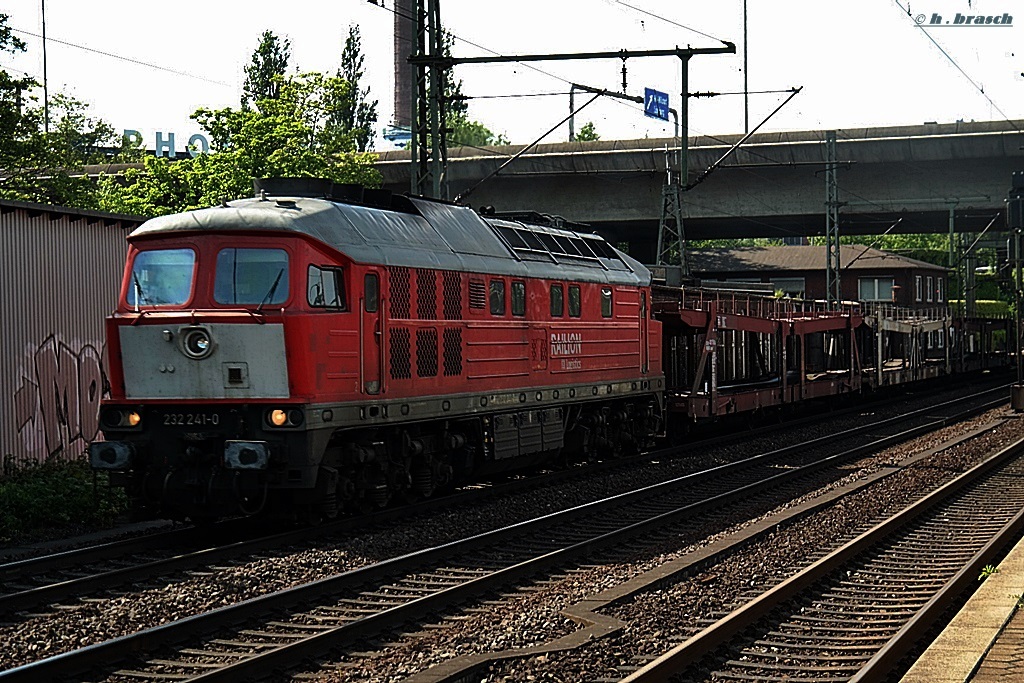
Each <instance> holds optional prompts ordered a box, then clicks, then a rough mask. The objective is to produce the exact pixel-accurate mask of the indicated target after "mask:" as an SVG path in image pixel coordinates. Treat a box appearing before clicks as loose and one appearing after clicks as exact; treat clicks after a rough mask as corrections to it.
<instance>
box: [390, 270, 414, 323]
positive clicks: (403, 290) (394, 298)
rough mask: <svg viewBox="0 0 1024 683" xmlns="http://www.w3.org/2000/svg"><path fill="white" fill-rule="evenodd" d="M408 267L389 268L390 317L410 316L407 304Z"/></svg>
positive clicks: (407, 317)
mask: <svg viewBox="0 0 1024 683" xmlns="http://www.w3.org/2000/svg"><path fill="white" fill-rule="evenodd" d="M409 298H410V297H409V269H408V268H392V269H391V317H392V318H402V319H405V320H408V319H409V318H411V317H412V315H411V313H410V306H409Z"/></svg>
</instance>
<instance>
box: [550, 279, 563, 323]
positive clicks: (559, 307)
mask: <svg viewBox="0 0 1024 683" xmlns="http://www.w3.org/2000/svg"><path fill="white" fill-rule="evenodd" d="M564 297H565V295H564V293H563V291H562V285H551V317H552V318H561V317H562V314H563V312H564V310H565V298H564Z"/></svg>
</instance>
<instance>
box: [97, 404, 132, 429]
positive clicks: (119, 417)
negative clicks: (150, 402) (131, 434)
mask: <svg viewBox="0 0 1024 683" xmlns="http://www.w3.org/2000/svg"><path fill="white" fill-rule="evenodd" d="M100 424H101V425H102V426H103V427H104V428H106V429H132V428H134V427H138V426H139V425H140V424H142V413H140V412H139V411H138V410H137V409H135V408H121V407H118V406H104V407H103V409H102V410H101V411H100Z"/></svg>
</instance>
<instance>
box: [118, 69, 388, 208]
mask: <svg viewBox="0 0 1024 683" xmlns="http://www.w3.org/2000/svg"><path fill="white" fill-rule="evenodd" d="M349 91H350V85H349V83H348V82H347V81H345V80H344V79H342V78H338V77H325V76H324V75H323V74H319V73H310V74H303V75H300V76H294V77H292V78H288V79H283V80H282V81H281V88H280V91H279V93H278V95H277V97H276V98H275V97H270V98H265V99H262V100H259V101H257V102H255V103H254V104H255V105H256V109H255V110H252V109H250V110H236V109H231V108H227V109H219V110H212V109H199V110H197V111H196V112H195V113H194V114H193V115H192V118H193V119H195V120H196V121H198V122H199V124H200V125H201V126H202V127H203V129H204V130H206V131H207V133H208V134H209V137H210V144H211V151H210V153H208V154H200V155H198V156H196V157H195V158H192V159H183V160H180V161H171V160H169V159H167V158H165V157H152V156H149V157H146V159H145V167H144V168H143V169H129V170H127V171H125V172H124V174H123V175H122V176H120V177H112V176H107V177H103V178H101V179H100V181H99V194H100V197H101V206H102V208H103V209H104V210H107V211H115V212H124V213H130V214H136V215H144V216H157V215H163V214H167V213H174V212H177V211H186V210H189V209H197V208H205V207H208V206H212V205H214V204H216V203H217V202H219V201H221V200H223V199H236V198H239V197H246V196H251V194H252V180H253V178H265V177H274V176H292V177H312V178H329V179H331V180H333V181H335V182H339V183H358V184H361V185H364V186H367V187H377V186H379V185H380V182H381V178H380V174H379V173H378V172H377V170H376V169H375V168H374V167H373V161H374V155H373V154H370V153H365V152H356V151H355V143H354V138H353V136H352V134H351V133H349V132H346V131H341V130H340V129H339V128H338V127H337V126H334V125H331V123H330V121H331V115H332V112H333V111H335V110H336V108H337V103H338V102H339V101H341V100H342V99H344V98H346V97H348V96H349Z"/></svg>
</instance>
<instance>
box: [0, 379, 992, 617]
mask: <svg viewBox="0 0 1024 683" xmlns="http://www.w3.org/2000/svg"><path fill="white" fill-rule="evenodd" d="M1003 389H1004V387H1002V386H999V387H995V388H993V389H988V390H985V391H981V392H978V393H977V394H974V396H983V395H985V394H987V393H997V392H999V391H1002V390H1003ZM958 400H959V399H954V401H952V402H948V401H947V402H943V403H939V404H936V405H933V406H930V407H927V408H923V409H920V410H918V411H913V412H911V413H907V414H906V416H905V417H907V416H911V415H923V414H924V413H928V412H932V411H935V410H938V409H941V408H943V407H944V406H949V405H952V404H955V403H956V401H958ZM860 409H861V407H860V406H857V407H854V408H851V409H849V410H851V411H852V410H860ZM834 414H836V413H833V415H834ZM818 419H820V418H819V417H817V416H813V417H805V418H800V419H798V420H794V421H789V422H787V423H786V424H784V425H771V426H768V427H763V428H759V429H755V430H750V431H748V432H743V433H734V434H733V435H732V436H731V437H729V438H728V440H735V441H739V440H742V439H745V438H748V437H750V436H754V435H757V434H759V433H773V432H776V431H779V430H780V429H785V428H789V427H792V426H794V425H798V424H801V423H810V422H812V421H814V420H818ZM690 447H692V445H689V444H688V445H687V446H682V447H670V448H664V449H659V450H656V451H652V452H648V453H645V454H642V455H639V456H635V457H631V458H624V459H619V460H608V461H603V462H600V463H596V464H594V465H591V466H588V467H587V468H585V469H584V470H575V471H573V470H570V471H562V472H554V473H548V474H545V475H541V476H539V477H533V478H532V479H530V480H518V481H511V482H504V483H501V484H498V485H496V486H493V487H490V488H488V489H486V490H479V489H477V490H467V491H462V492H459V493H456V494H451V495H448V496H443V497H438V498H432V499H430V500H427V501H422V502H420V503H417V504H416V505H412V506H404V507H399V508H393V509H388V510H381V511H378V512H375V513H370V514H367V515H361V516H357V517H350V518H345V519H342V520H338V521H335V522H331V523H328V524H326V525H323V526H321V527H318V528H305V529H292V530H288V531H284V532H280V533H276V534H271V535H268V536H259V537H256V538H250V539H246V540H242V541H236V542H233V543H229V544H225V545H218V546H216V547H212V548H203V549H201V550H196V551H192V552H185V553H177V554H175V555H173V556H171V557H166V558H162V559H156V560H152V561H149V562H144V563H141V564H137V565H134V566H129V567H119V568H117V569H113V570H106V571H102V572H97V573H96V574H91V575H89V576H78V577H75V578H72V579H67V580H62V581H58V582H55V583H51V584H48V585H42V586H37V587H33V588H30V589H26V590H23V591H18V592H14V593H8V594H3V595H0V615H3V614H11V613H14V612H16V611H18V610H24V609H28V608H30V607H33V606H35V605H42V604H49V603H54V602H58V601H60V600H65V599H68V598H73V597H79V596H83V595H87V594H89V593H95V592H97V591H101V590H103V589H104V588H107V587H109V586H123V585H124V584H125V582H129V581H140V580H146V579H149V578H152V577H155V576H160V575H163V574H167V573H170V572H174V571H180V570H183V569H190V568H193V567H196V566H202V565H203V564H204V563H205V564H209V563H212V562H218V561H222V560H225V559H230V558H232V557H237V556H238V555H239V554H242V553H254V552H259V551H262V550H267V549H270V548H274V547H281V546H284V545H289V544H294V543H302V542H306V541H309V540H312V539H316V538H324V537H329V536H331V535H341V534H344V533H351V532H353V531H355V530H363V529H366V528H371V527H372V526H374V525H380V524H384V523H386V522H391V521H396V520H400V519H405V518H409V517H414V516H416V515H421V514H427V513H430V512H433V511H436V510H440V509H443V508H448V507H451V506H454V505H469V504H473V503H476V502H479V501H480V500H481V499H482V498H487V497H492V496H496V495H504V494H508V493H512V492H516V491H519V490H523V489H526V488H534V487H542V486H548V485H554V484H557V483H560V482H562V481H566V480H571V479H573V478H577V477H579V476H584V475H590V474H595V473H599V472H601V471H606V470H615V469H619V468H622V467H629V466H630V465H631V464H635V463H638V462H647V461H650V460H651V459H656V458H662V457H675V456H678V455H679V454H680V452H681V451H685V450H686V449H688V448H690ZM245 521H246V520H232V521H231V524H232V525H233V526H237V527H242V526H243V523H244V522H245ZM208 532H209V531H207V532H206V533H208ZM230 533H231V532H230V531H229V532H227V533H225V534H224V535H230ZM198 535H199V534H198V533H197V530H196V529H192V528H186V529H175V530H173V531H170V532H165V533H162V534H151V535H147V536H144V537H141V538H129V539H122V540H119V541H114V542H109V543H104V544H99V545H96V546H90V547H87V548H80V549H75V550H69V551H64V552H61V553H56V554H52V555H45V556H41V557H35V558H29V559H27V560H19V561H14V562H10V563H8V564H4V565H0V579H2V580H4V582H5V583H7V584H11V583H13V582H15V581H17V580H19V579H24V577H26V576H33V575H35V576H38V575H41V574H43V573H47V572H51V571H57V570H60V569H63V568H66V567H76V568H78V569H79V570H80V569H81V568H82V565H85V564H88V563H90V562H104V561H112V560H114V559H119V558H122V557H125V556H128V555H132V554H135V553H139V552H144V551H147V550H152V549H158V548H159V549H166V548H167V547H168V546H170V545H186V544H189V543H194V542H195V541H196V540H197V539H198ZM179 539H180V540H179Z"/></svg>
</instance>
